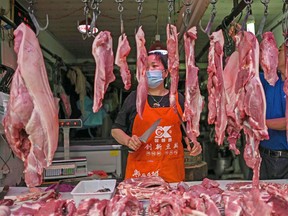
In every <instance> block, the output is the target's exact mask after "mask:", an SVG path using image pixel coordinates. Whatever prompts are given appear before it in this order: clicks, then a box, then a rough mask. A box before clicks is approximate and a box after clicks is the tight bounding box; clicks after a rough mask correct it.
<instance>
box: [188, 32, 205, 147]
mask: <svg viewBox="0 0 288 216" xmlns="http://www.w3.org/2000/svg"><path fill="white" fill-rule="evenodd" d="M196 39H197V30H196V27H192V28H190V29H189V30H188V31H187V32H185V34H184V46H185V61H186V81H185V108H184V113H183V120H184V121H187V123H186V131H187V136H188V137H189V138H190V139H191V140H192V141H193V143H194V145H199V146H200V143H199V142H198V141H197V137H198V136H199V135H200V132H199V121H200V115H201V112H202V109H203V106H204V101H203V98H202V96H201V93H200V89H199V82H198V71H199V68H198V67H196V66H195V55H194V47H195V40H196Z"/></svg>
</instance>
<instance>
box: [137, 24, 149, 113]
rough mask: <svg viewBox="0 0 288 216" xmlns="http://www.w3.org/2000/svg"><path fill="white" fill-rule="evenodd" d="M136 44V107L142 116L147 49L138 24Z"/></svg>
mask: <svg viewBox="0 0 288 216" xmlns="http://www.w3.org/2000/svg"><path fill="white" fill-rule="evenodd" d="M135 40H136V46H137V69H136V78H137V81H138V86H137V98H136V109H137V113H138V115H139V116H140V118H142V113H143V110H144V106H145V102H146V99H147V95H148V80H147V76H146V66H147V51H146V48H145V42H146V41H145V34H144V32H143V30H142V27H141V26H140V27H139V29H138V31H137V33H136V35H135Z"/></svg>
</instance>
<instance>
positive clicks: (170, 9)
mask: <svg viewBox="0 0 288 216" xmlns="http://www.w3.org/2000/svg"><path fill="white" fill-rule="evenodd" d="M167 1H168V12H169V16H168V23H169V24H171V15H172V12H173V10H174V6H173V2H174V0H167ZM170 33H171V34H172V32H171V29H170Z"/></svg>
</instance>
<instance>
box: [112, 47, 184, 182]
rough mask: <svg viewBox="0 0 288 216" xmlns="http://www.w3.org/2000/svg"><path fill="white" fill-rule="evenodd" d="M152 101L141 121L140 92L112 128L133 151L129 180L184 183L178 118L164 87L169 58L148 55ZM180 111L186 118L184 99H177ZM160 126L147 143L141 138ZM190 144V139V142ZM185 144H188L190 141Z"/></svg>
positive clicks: (130, 97)
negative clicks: (140, 179) (151, 127)
mask: <svg viewBox="0 0 288 216" xmlns="http://www.w3.org/2000/svg"><path fill="white" fill-rule="evenodd" d="M146 75H147V78H148V98H147V100H146V104H145V107H144V111H143V113H142V117H143V119H141V118H140V117H139V116H138V114H137V111H136V92H135V91H133V92H131V93H130V95H128V96H127V98H126V99H125V101H124V103H123V106H122V108H121V110H120V111H119V113H118V115H117V118H116V120H115V122H114V124H113V126H112V131H111V134H112V136H113V137H114V138H115V139H116V141H117V142H118V143H120V144H122V145H125V146H127V147H129V148H130V149H132V150H134V151H132V152H131V151H130V153H129V155H128V159H127V165H126V173H125V178H136V177H145V176H160V177H162V178H163V179H164V180H165V181H167V182H180V181H183V180H184V178H185V169H184V150H183V145H182V142H181V141H182V133H181V127H180V126H181V125H180V119H179V117H178V114H177V113H176V112H175V111H174V110H173V108H172V107H170V102H169V90H168V89H166V88H165V86H164V79H165V78H166V77H167V76H168V71H167V55H163V53H161V52H157V51H156V52H155V51H154V52H153V53H149V54H148V67H147V72H146ZM176 101H177V102H176V104H177V105H176V106H177V110H178V112H179V113H180V115H182V110H183V108H184V97H183V95H182V94H178V95H177V96H176ZM159 118H161V121H160V124H159V125H158V126H157V128H156V130H155V132H154V133H153V134H152V135H151V136H150V137H149V139H148V140H147V142H146V143H142V142H141V141H140V140H139V137H140V136H141V135H142V134H143V133H144V132H145V131H146V130H147V129H148V128H149V127H150V126H151V125H152V124H153V123H154V122H155V121H156V120H157V119H159ZM186 140H187V139H186ZM186 140H185V141H186Z"/></svg>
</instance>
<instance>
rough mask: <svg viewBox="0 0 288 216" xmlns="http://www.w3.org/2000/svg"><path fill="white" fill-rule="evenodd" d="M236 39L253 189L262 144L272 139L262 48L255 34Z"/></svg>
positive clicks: (255, 182) (247, 153)
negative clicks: (261, 70) (261, 72)
mask: <svg viewBox="0 0 288 216" xmlns="http://www.w3.org/2000/svg"><path fill="white" fill-rule="evenodd" d="M236 38H238V39H237V40H238V41H240V42H239V43H238V44H237V50H238V52H239V67H240V72H239V73H238V77H237V82H238V83H239V85H242V86H243V87H244V95H243V97H241V98H239V100H238V101H239V102H238V104H239V105H240V104H242V106H241V107H240V106H238V107H239V115H240V117H241V118H242V120H243V129H244V133H245V137H246V145H245V149H244V159H245V161H246V164H247V166H248V167H250V168H252V169H253V185H254V186H255V187H258V186H259V171H260V163H261V157H260V153H259V149H258V148H259V143H260V141H261V140H263V139H268V138H269V135H268V131H267V126H266V120H265V118H266V116H265V115H266V100H265V95H264V90H263V86H262V84H261V81H260V78H259V44H258V41H257V38H256V37H255V35H254V34H252V33H251V32H246V31H244V32H239V33H238V34H237V36H236ZM237 40H236V41H237ZM240 101H241V102H242V103H240Z"/></svg>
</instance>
